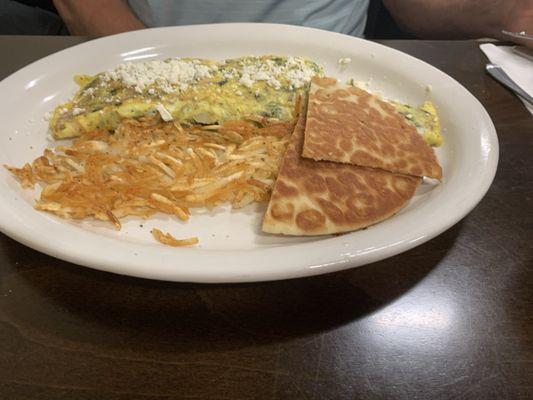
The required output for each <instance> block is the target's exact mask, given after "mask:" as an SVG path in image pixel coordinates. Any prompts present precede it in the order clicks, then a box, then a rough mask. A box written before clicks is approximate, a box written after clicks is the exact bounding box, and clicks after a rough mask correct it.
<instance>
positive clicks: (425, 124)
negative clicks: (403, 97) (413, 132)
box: [394, 101, 444, 147]
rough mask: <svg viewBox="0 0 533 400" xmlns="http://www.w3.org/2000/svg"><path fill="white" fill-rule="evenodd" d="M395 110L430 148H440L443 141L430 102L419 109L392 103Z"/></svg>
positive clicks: (435, 112)
mask: <svg viewBox="0 0 533 400" xmlns="http://www.w3.org/2000/svg"><path fill="white" fill-rule="evenodd" d="M394 106H395V107H396V110H397V111H398V112H399V113H400V114H402V115H403V116H405V118H407V121H409V122H410V123H411V124H412V125H414V126H415V127H416V129H417V130H418V132H419V133H421V134H422V136H423V137H424V140H425V141H426V143H427V144H429V145H430V146H432V147H439V146H442V144H443V143H444V139H443V138H442V134H441V125H440V119H439V116H438V114H437V109H436V108H435V105H434V104H433V103H432V102H431V101H426V102H424V103H423V104H422V105H421V106H419V107H413V106H410V105H408V104H400V103H394Z"/></svg>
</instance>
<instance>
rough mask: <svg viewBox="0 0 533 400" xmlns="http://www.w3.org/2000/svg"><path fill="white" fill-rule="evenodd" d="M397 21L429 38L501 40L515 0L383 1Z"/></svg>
mask: <svg viewBox="0 0 533 400" xmlns="http://www.w3.org/2000/svg"><path fill="white" fill-rule="evenodd" d="M383 2H384V4H385V6H386V7H387V8H388V10H389V11H390V12H391V14H392V15H393V17H394V19H395V20H396V22H397V23H398V24H399V25H400V26H401V27H402V28H403V29H405V30H407V31H409V32H410V33H412V34H414V35H416V36H418V37H421V38H426V39H456V38H457V39H459V38H462V39H464V38H479V37H496V38H498V37H501V30H502V29H503V28H504V23H505V18H506V17H507V15H508V14H509V13H510V12H511V11H512V10H510V7H511V6H512V3H513V2H514V1H513V0H383Z"/></svg>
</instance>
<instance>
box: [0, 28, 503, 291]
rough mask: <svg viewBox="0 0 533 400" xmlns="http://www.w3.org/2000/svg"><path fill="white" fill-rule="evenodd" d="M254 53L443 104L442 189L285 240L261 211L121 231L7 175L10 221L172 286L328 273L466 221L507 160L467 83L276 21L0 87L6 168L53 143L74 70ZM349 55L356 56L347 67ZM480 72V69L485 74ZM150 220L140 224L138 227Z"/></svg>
mask: <svg viewBox="0 0 533 400" xmlns="http://www.w3.org/2000/svg"><path fill="white" fill-rule="evenodd" d="M250 54H255V55H259V54H281V55H294V56H306V57H310V58H312V59H314V60H315V61H317V62H318V63H320V64H322V65H323V66H324V67H325V69H326V72H327V73H328V74H329V75H332V76H336V77H338V78H340V79H347V78H351V77H354V78H355V79H356V80H360V81H366V82H369V87H370V88H371V89H372V90H375V91H378V92H380V93H381V94H383V95H385V96H386V97H389V98H393V99H399V100H402V101H405V102H408V103H411V104H418V103H421V102H422V101H424V100H425V99H431V100H432V101H433V102H434V103H435V104H436V106H437V107H438V110H439V113H440V116H441V118H442V124H443V127H444V136H445V141H446V143H445V145H444V146H443V147H442V148H440V149H438V151H437V154H438V157H439V160H440V162H441V164H442V166H443V170H444V179H443V182H442V184H440V185H438V186H436V187H431V186H429V185H423V186H422V187H421V188H420V190H419V191H418V192H417V195H416V196H415V198H413V199H412V201H411V202H410V203H409V205H408V206H407V207H405V208H404V209H403V210H402V211H401V212H400V213H398V214H397V215H396V216H394V217H393V218H390V219H389V220H387V221H385V222H382V223H380V224H378V225H376V226H373V227H370V228H368V229H366V230H363V231H358V232H353V233H350V234H346V235H342V236H338V237H316V238H286V237H275V236H270V235H266V234H263V233H261V231H260V220H261V216H262V212H263V210H264V208H263V206H258V205H256V206H250V207H247V208H245V209H244V210H241V211H230V210H228V209H226V208H219V209H217V210H216V211H215V212H213V213H208V212H202V211H195V212H193V214H192V217H191V219H190V221H189V222H187V223H183V222H180V221H177V220H176V219H174V218H169V217H166V216H159V217H157V218H155V219H153V220H149V221H146V222H143V221H141V220H139V219H136V218H129V219H127V220H126V222H125V223H124V226H123V229H122V231H120V232H117V231H115V230H114V229H113V228H112V227H110V226H108V225H106V224H103V223H98V222H94V221H85V222H83V223H77V222H70V221H65V220H62V219H60V218H56V217H54V216H52V215H50V214H47V213H43V212H37V211H35V210H34V209H33V208H32V203H33V199H34V198H35V196H36V192H33V191H31V190H22V189H20V187H19V185H18V184H17V182H16V181H15V179H13V178H12V177H11V176H10V174H9V173H8V172H7V171H6V170H5V169H3V168H2V169H1V170H0V228H1V230H2V232H4V233H5V234H6V235H8V236H10V237H12V238H14V239H15V240H18V241H19V242H21V243H24V244H25V245H27V246H29V247H32V248H34V249H36V250H39V251H41V252H43V253H46V254H49V255H52V256H54V257H57V258H61V259H64V260H68V261H70V262H73V263H77V264H80V265H84V266H87V267H91V268H96V269H101V270H105V271H111V272H115V273H119V274H125V275H132V276H138V277H145V278H152V279H162V280H171V281H194V282H244V281H261V280H273V279H284V278H294V277H301V276H308V275H316V274H322V273H326V272H332V271H336V270H341V269H346V268H351V267H355V266H359V265H363V264H367V263H370V262H374V261H377V260H380V259H383V258H386V257H390V256H392V255H395V254H398V253H400V252H403V251H405V250H408V249H410V248H412V247H415V246H417V245H420V244H422V243H424V242H425V241H427V240H429V239H431V238H433V237H434V236H436V235H438V234H439V233H441V232H443V231H444V230H446V229H447V228H449V227H450V226H452V225H453V224H455V223H456V222H458V221H459V220H460V219H461V218H463V217H464V216H465V215H466V214H467V213H468V212H469V211H470V210H471V209H472V208H473V207H474V206H475V205H476V204H477V203H478V202H479V201H480V200H481V198H482V197H483V195H484V194H485V193H486V191H487V190H488V188H489V186H490V184H491V182H492V179H493V177H494V174H495V171H496V166H497V163H498V140H497V136H496V132H495V129H494V126H493V124H492V122H491V120H490V118H489V116H488V114H487V112H486V111H485V110H484V108H483V107H482V106H481V104H480V103H479V102H478V101H477V100H476V99H475V98H474V97H473V96H472V95H471V94H470V93H469V92H468V91H467V90H466V89H465V88H464V87H462V86H461V85H460V84H459V83H457V82H456V81H455V80H453V79H452V78H450V77H449V76H448V75H446V74H444V73H443V72H441V71H439V70H437V69H435V68H433V67H432V66H430V65H428V64H426V63H424V62H422V61H420V60H417V59H415V58H413V57H410V56H408V55H406V54H404V53H401V52H399V51H396V50H393V49H390V48H387V47H385V46H381V45H379V44H375V43H372V42H369V41H365V40H362V39H357V38H353V37H349V36H344V35H340V34H337V33H331V32H326V31H321V30H316V29H310V28H301V27H293V26H285V25H273V24H219V25H196V26H184V27H171V28H157V29H150V30H144V31H137V32H130V33H125V34H120V35H115V36H111V37H107V38H103V39H98V40H94V41H90V42H87V43H84V44H81V45H78V46H75V47H72V48H69V49H66V50H63V51H60V52H58V53H56V54H53V55H50V56H48V57H46V58H43V59H41V60H39V61H37V62H35V63H33V64H31V65H29V66H27V67H25V68H23V69H21V70H20V71H18V72H16V73H15V74H13V75H11V76H10V77H8V78H6V79H5V80H3V81H2V82H0V93H1V96H0V120H1V121H2V124H0V164H9V165H14V166H21V165H23V163H25V162H27V161H30V160H32V159H34V158H35V157H37V156H39V155H40V154H41V153H42V151H43V149H44V148H45V146H47V145H51V144H52V142H51V141H50V140H49V138H48V135H47V123H46V121H45V120H44V118H43V117H44V115H45V113H46V112H47V111H50V110H52V109H53V108H54V107H55V106H56V105H57V104H59V103H60V102H62V101H65V100H67V99H68V98H69V97H70V96H71V95H72V94H73V93H74V92H75V89H76V86H75V84H74V82H73V80H72V76H73V75H74V74H76V73H88V74H93V73H96V72H99V71H102V70H105V69H108V68H111V67H113V66H115V65H116V64H118V63H120V62H124V61H134V60H148V59H154V58H167V57H177V56H178V57H203V58H211V59H223V58H228V57H236V56H243V55H250ZM341 57H350V58H351V60H352V61H351V63H350V64H348V65H346V66H339V65H338V63H337V61H338V59H339V58H341ZM480 73H482V72H481V71H480ZM141 224H142V225H143V227H141V226H140V225H141ZM152 226H157V227H159V228H160V229H162V230H164V231H170V232H171V233H172V234H174V235H175V236H176V237H188V236H198V237H199V239H200V245H199V246H198V247H194V248H171V247H166V246H163V245H160V244H159V243H157V242H155V241H154V239H153V238H152V236H151V235H150V233H149V231H150V228H151V227H152Z"/></svg>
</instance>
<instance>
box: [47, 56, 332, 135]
mask: <svg viewBox="0 0 533 400" xmlns="http://www.w3.org/2000/svg"><path fill="white" fill-rule="evenodd" d="M315 75H318V76H322V75H323V70H322V68H321V67H320V66H318V65H317V64H316V63H314V62H313V61H311V60H309V59H305V58H301V57H280V56H260V57H252V56H250V57H241V58H235V59H229V60H224V61H218V62H216V61H210V60H203V59H195V58H174V59H168V60H152V61H145V62H139V63H124V64H120V65H118V66H117V67H116V68H114V69H112V70H109V71H105V72H102V73H99V74H97V75H95V76H88V75H79V76H76V77H75V81H76V82H77V84H78V85H79V86H80V88H79V90H78V92H77V93H76V94H75V96H74V97H73V99H72V100H71V101H69V102H67V103H65V104H62V105H60V106H59V107H57V108H56V109H55V111H54V113H53V115H52V118H51V119H50V128H51V131H52V134H53V136H54V137H55V138H56V139H62V138H71V137H76V136H79V135H81V134H82V133H84V132H89V131H92V130H96V129H106V130H110V131H112V130H114V129H115V128H116V127H117V126H118V125H119V124H120V121H121V120H122V119H124V118H140V117H143V116H149V115H156V114H157V113H159V114H161V116H162V118H163V119H164V120H171V119H172V120H175V121H178V122H180V123H190V124H217V123H223V122H225V121H228V120H238V119H245V118H247V117H256V118H257V117H265V118H268V119H276V120H280V121H288V120H291V119H293V118H294V117H295V105H296V101H297V98H298V97H299V96H300V95H305V93H306V91H307V87H308V84H309V81H310V80H311V78H312V77H313V76H315Z"/></svg>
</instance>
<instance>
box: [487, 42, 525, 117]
mask: <svg viewBox="0 0 533 400" xmlns="http://www.w3.org/2000/svg"><path fill="white" fill-rule="evenodd" d="M479 47H480V48H481V51H483V53H485V55H486V56H487V57H488V59H489V60H490V62H491V63H493V64H496V65H498V66H500V67H502V69H503V70H504V71H505V73H506V74H507V75H509V77H510V78H511V79H512V80H513V81H515V83H516V84H517V85H518V86H520V87H521V88H522V89H523V90H524V91H525V92H526V93H527V94H529V95H530V96H533V61H530V60H527V59H526V58H524V57H522V56H519V55H518V54H516V53H515V52H514V51H513V48H512V47H510V46H495V45H493V44H491V43H486V44H482V45H480V46H479ZM520 100H522V98H520ZM522 102H523V103H524V105H525V106H526V108H527V109H528V110H529V112H530V113H531V114H533V105H531V104H530V103H528V102H527V101H525V100H522Z"/></svg>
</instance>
